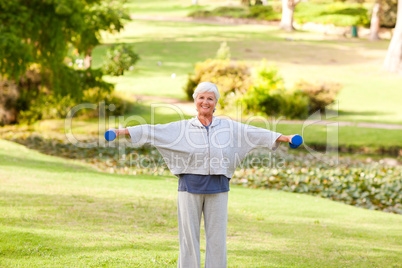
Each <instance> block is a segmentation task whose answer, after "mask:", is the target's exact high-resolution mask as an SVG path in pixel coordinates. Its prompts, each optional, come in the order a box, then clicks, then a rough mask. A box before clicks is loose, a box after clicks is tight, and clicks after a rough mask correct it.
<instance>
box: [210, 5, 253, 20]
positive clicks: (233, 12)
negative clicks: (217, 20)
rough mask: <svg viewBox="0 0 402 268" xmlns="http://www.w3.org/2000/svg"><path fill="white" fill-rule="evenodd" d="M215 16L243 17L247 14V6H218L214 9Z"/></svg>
mask: <svg viewBox="0 0 402 268" xmlns="http://www.w3.org/2000/svg"><path fill="white" fill-rule="evenodd" d="M211 13H212V15H213V16H222V17H232V18H243V17H245V15H246V14H247V8H244V7H217V8H215V9H214V10H212V12H211Z"/></svg>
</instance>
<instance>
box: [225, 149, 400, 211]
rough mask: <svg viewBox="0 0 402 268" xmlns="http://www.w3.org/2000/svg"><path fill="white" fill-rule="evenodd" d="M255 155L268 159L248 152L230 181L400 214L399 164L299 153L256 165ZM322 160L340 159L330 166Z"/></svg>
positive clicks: (328, 161)
mask: <svg viewBox="0 0 402 268" xmlns="http://www.w3.org/2000/svg"><path fill="white" fill-rule="evenodd" d="M256 157H257V158H258V157H261V159H270V157H269V158H268V157H267V156H264V155H260V156H256V155H249V156H248V157H247V158H246V159H245V160H244V161H243V163H242V166H243V168H241V169H237V170H236V172H235V174H234V176H233V178H232V179H231V180H230V182H231V183H233V184H240V185H243V186H246V187H252V188H266V189H275V190H282V191H287V192H295V193H307V194H311V195H317V196H321V197H323V198H328V199H332V200H335V201H338V202H343V203H346V204H349V205H353V206H357V207H363V208H367V209H375V210H382V211H386V212H392V213H398V214H402V205H401V204H402V182H401V180H400V178H401V176H402V167H401V166H388V165H386V164H384V163H381V162H373V163H365V162H363V161H351V160H350V159H342V158H341V159H332V158H331V157H328V156H322V157H320V158H314V157H312V156H311V155H305V154H300V155H286V156H281V157H283V158H282V159H283V160H285V161H284V162H283V165H278V166H275V167H272V166H269V165H268V167H266V166H263V165H259V166H257V165H255V163H258V161H256ZM324 161H325V162H327V163H330V162H333V161H339V163H338V164H337V165H333V166H330V165H327V164H324ZM261 162H262V161H261ZM247 163H251V164H247ZM267 164H269V163H267Z"/></svg>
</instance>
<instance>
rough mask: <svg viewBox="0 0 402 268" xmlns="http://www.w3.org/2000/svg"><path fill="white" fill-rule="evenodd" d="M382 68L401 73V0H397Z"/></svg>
mask: <svg viewBox="0 0 402 268" xmlns="http://www.w3.org/2000/svg"><path fill="white" fill-rule="evenodd" d="M384 68H385V69H386V70H387V71H390V72H399V73H402V0H398V15H397V18H396V26H395V31H394V34H393V36H392V39H391V43H390V44H389V47H388V52H387V56H386V57H385V61H384Z"/></svg>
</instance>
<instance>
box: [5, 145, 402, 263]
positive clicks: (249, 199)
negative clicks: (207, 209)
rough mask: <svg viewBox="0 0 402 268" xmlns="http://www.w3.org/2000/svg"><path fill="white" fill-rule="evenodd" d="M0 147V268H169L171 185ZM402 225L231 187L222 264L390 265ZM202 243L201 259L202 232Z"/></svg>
mask: <svg viewBox="0 0 402 268" xmlns="http://www.w3.org/2000/svg"><path fill="white" fill-rule="evenodd" d="M0 148H1V149H0V159H1V161H0V165H1V170H2V172H1V173H0V182H1V183H0V192H1V195H0V215H1V217H0V266H3V267H16V266H18V267H65V266H75V267H140V266H141V267H175V266H176V260H177V257H178V231H177V230H178V229H177V214H176V209H177V208H176V191H177V180H176V179H175V178H173V177H169V176H167V177H162V176H158V177H156V176H119V175H112V174H105V173H99V172H96V171H95V170H93V169H92V168H91V167H89V166H86V165H83V164H81V163H78V162H73V161H66V160H65V159H60V158H55V157H50V156H46V155H43V154H40V153H38V152H35V151H31V150H28V149H26V148H25V147H23V146H20V145H16V144H13V143H11V142H7V141H4V140H0ZM401 224H402V217H401V215H395V214H387V213H382V212H377V211H369V210H364V209H359V208H356V207H351V206H347V205H344V204H340V203H335V202H332V201H329V200H325V199H321V198H316V197H312V196H307V195H300V194H291V193H284V192H278V191H269V190H256V189H246V188H242V187H238V186H232V187H231V191H230V193H229V219H228V239H227V242H228V267H295V266H298V267H345V266H347V267H398V265H399V264H400V263H401V261H402V258H401V256H402V244H401V241H402V235H401V232H400V226H401ZM201 237H202V242H201V251H202V256H203V257H202V258H204V253H205V244H204V243H205V241H204V239H203V237H204V229H203V228H202V236H201Z"/></svg>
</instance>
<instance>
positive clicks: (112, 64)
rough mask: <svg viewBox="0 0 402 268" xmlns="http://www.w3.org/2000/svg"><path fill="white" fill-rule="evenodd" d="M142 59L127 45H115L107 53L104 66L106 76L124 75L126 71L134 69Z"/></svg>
mask: <svg viewBox="0 0 402 268" xmlns="http://www.w3.org/2000/svg"><path fill="white" fill-rule="evenodd" d="M139 59H140V57H139V56H138V54H136V53H135V52H134V50H133V49H132V48H131V47H130V46H128V45H126V44H119V45H113V46H112V47H111V48H110V49H108V51H107V52H106V60H105V64H104V66H103V68H104V71H105V73H106V74H110V75H114V76H119V75H123V74H124V71H128V70H130V68H134V65H135V64H136V63H137V61H138V60H139Z"/></svg>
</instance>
